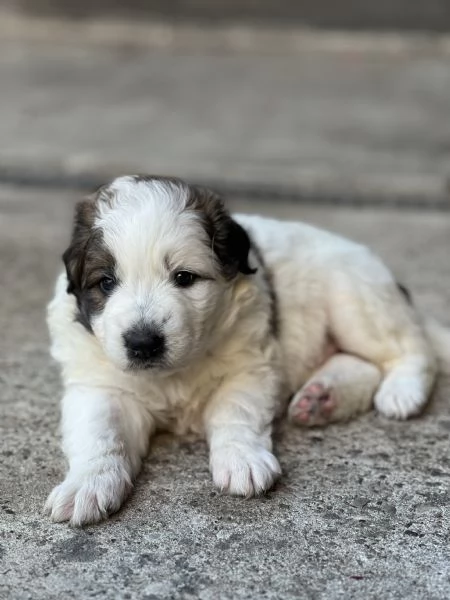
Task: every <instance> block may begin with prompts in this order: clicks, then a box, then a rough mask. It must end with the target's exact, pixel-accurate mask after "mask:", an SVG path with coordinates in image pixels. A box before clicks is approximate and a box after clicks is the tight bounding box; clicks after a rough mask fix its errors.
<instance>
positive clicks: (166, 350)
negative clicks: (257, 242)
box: [63, 177, 254, 370]
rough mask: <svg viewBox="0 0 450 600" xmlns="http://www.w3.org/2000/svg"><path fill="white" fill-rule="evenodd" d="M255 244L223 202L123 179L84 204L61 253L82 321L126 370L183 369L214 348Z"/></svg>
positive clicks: (156, 181) (179, 185) (162, 183)
mask: <svg viewBox="0 0 450 600" xmlns="http://www.w3.org/2000/svg"><path fill="white" fill-rule="evenodd" d="M249 250H250V241H249V238H248V236H247V234H246V232H245V231H244V229H242V227H240V225H238V224H237V223H236V222H235V221H234V220H233V219H232V218H231V217H230V215H229V214H228V212H227V211H226V210H225V208H224V206H223V203H222V201H221V200H220V198H219V197H218V196H216V195H215V194H213V193H212V192H210V191H209V190H204V189H201V188H197V187H192V186H189V185H187V184H186V183H184V182H182V181H180V180H177V179H168V178H158V177H121V178H119V179H116V180H114V181H113V182H112V183H111V184H110V185H107V186H105V187H103V188H101V189H100V190H99V191H98V192H97V193H96V194H95V195H94V196H93V197H91V198H88V199H87V200H84V201H83V202H81V203H79V204H78V206H77V208H76V214H75V223H74V229H73V233H72V240H71V244H70V246H69V248H68V249H67V250H66V252H65V253H64V255H63V259H64V263H65V265H66V270H67V279H68V287H67V291H68V293H70V294H74V296H75V297H76V301H77V307H78V314H77V319H78V321H79V322H80V323H81V324H82V325H83V326H84V327H85V328H86V329H87V330H88V331H89V332H90V333H92V334H93V335H95V336H96V337H97V338H98V340H99V342H100V343H101V345H102V346H103V349H104V351H105V354H106V355H107V356H108V357H109V359H110V360H111V361H112V362H114V363H115V364H116V365H117V366H118V367H119V368H122V369H141V368H153V369H159V370H164V369H167V370H174V369H175V370H176V369H179V368H183V367H185V366H187V365H188V364H189V363H190V361H191V360H193V359H194V358H195V357H198V356H199V354H201V353H202V351H204V350H206V348H207V347H208V339H209V337H210V336H211V333H212V330H213V328H214V325H215V324H216V323H217V321H218V320H219V319H220V317H221V312H222V310H223V308H224V304H223V303H224V302H225V298H226V297H227V294H226V292H227V290H228V289H229V288H230V287H231V286H232V285H233V282H234V281H235V279H236V278H237V277H238V276H239V274H245V275H249V274H251V273H253V272H254V270H253V269H252V268H251V267H250V265H249V263H248V255H249Z"/></svg>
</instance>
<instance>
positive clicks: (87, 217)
mask: <svg viewBox="0 0 450 600" xmlns="http://www.w3.org/2000/svg"><path fill="white" fill-rule="evenodd" d="M99 196H100V193H99V194H96V195H95V196H93V197H89V198H87V199H85V200H82V201H81V202H79V203H78V204H77V206H76V208H75V218H74V223H73V229H72V238H71V242H70V245H69V247H68V248H67V250H66V251H65V252H64V254H63V261H64V264H65V266H66V273H67V281H68V284H67V293H69V294H73V295H74V296H75V298H76V300H77V307H78V314H77V316H76V320H77V321H79V322H80V323H81V324H82V325H83V326H84V327H85V328H86V329H87V330H88V331H92V328H91V320H92V316H93V315H94V314H96V313H98V312H100V311H102V310H103V308H104V305H105V303H106V299H107V297H106V296H105V294H104V293H103V292H102V291H101V290H100V287H99V285H98V284H99V282H100V280H101V279H102V278H103V277H114V271H115V260H114V257H113V256H112V254H111V252H110V251H109V250H108V249H107V248H106V247H105V245H104V243H103V234H102V232H101V230H100V229H97V228H96V227H95V219H96V217H97V203H98V201H99ZM100 201H101V200H100Z"/></svg>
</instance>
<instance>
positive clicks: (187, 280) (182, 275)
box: [174, 271, 198, 287]
mask: <svg viewBox="0 0 450 600" xmlns="http://www.w3.org/2000/svg"><path fill="white" fill-rule="evenodd" d="M196 279H198V275H196V274H195V273H191V272H190V271H177V273H175V276H174V281H175V284H176V285H177V286H178V287H190V286H191V285H192V284H193V283H194V282H195V280H196Z"/></svg>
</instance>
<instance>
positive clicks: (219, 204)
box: [187, 186, 256, 279]
mask: <svg viewBox="0 0 450 600" xmlns="http://www.w3.org/2000/svg"><path fill="white" fill-rule="evenodd" d="M187 206H188V208H192V209H193V210H195V211H198V212H199V214H200V215H201V218H202V221H203V225H204V227H205V230H206V232H207V234H208V236H209V239H210V242H211V248H212V249H213V251H214V252H215V254H216V256H217V258H218V260H219V263H220V265H221V267H222V273H223V275H224V277H226V278H227V279H232V278H233V277H235V276H236V275H237V274H238V273H239V272H240V273H244V274H245V275H251V274H253V273H256V269H253V268H252V267H250V265H249V263H248V256H249V252H250V247H251V243H250V238H249V236H248V234H247V232H246V231H245V229H244V228H243V227H241V226H240V225H239V224H238V223H237V222H236V221H235V220H234V219H232V218H231V216H230V214H229V212H228V211H227V210H226V208H225V206H224V204H223V201H222V199H221V198H220V197H219V196H218V195H217V194H215V193H214V192H212V191H210V190H208V189H206V188H200V187H197V186H195V187H191V189H190V196H189V200H188V203H187Z"/></svg>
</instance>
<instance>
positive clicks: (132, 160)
mask: <svg viewBox="0 0 450 600" xmlns="http://www.w3.org/2000/svg"><path fill="white" fill-rule="evenodd" d="M447 32H449V33H450V3H449V2H448V1H447V0H414V1H413V2H411V1H410V0H390V1H387V0H380V1H378V2H373V1H372V0H338V1H331V0H314V1H312V0H298V1H294V0H278V1H277V0H228V1H225V0H209V1H208V0H170V1H167V0H130V1H128V2H120V1H119V0H97V1H92V2H91V1H88V0H79V1H76V0H3V2H1V8H0V43H1V44H2V51H1V55H0V70H1V72H0V81H1V100H2V112H1V115H0V135H1V139H2V142H3V143H2V144H1V149H0V181H1V179H3V181H4V182H7V181H11V182H13V183H15V182H19V180H21V181H23V182H25V181H29V182H30V183H41V184H42V183H43V182H46V183H49V184H52V185H63V186H68V187H73V186H81V187H83V186H84V187H90V186H91V185H96V184H97V183H101V182H103V181H104V179H105V178H107V177H110V176H111V175H114V174H117V173H122V172H128V171H132V172H134V171H140V172H152V173H170V174H177V175H179V176H182V177H187V178H188V179H190V180H195V181H202V182H206V183H211V184H212V185H215V186H216V187H220V188H221V189H223V190H225V191H227V192H229V194H231V195H233V194H234V195H235V194H237V193H238V194H241V193H243V194H245V195H246V197H249V198H250V197H256V198H266V197H268V198H269V199H270V198H272V199H273V198H274V197H275V196H276V197H277V198H281V199H286V200H292V199H293V200H309V201H314V202H316V203H317V202H330V201H331V202H338V203H350V202H351V203H355V202H357V203H358V202H361V201H362V200H365V202H372V203H374V202H375V203H376V204H378V203H380V202H382V201H384V202H387V203H388V204H392V203H394V202H400V201H401V202H402V203H403V205H405V204H408V205H410V204H413V205H415V204H424V203H428V206H430V205H431V204H437V205H440V206H441V205H445V206H446V207H448V189H449V184H448V181H449V174H450V119H449V118H448V115H449V106H450V41H449V40H450V35H449V36H448V37H447Z"/></svg>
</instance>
